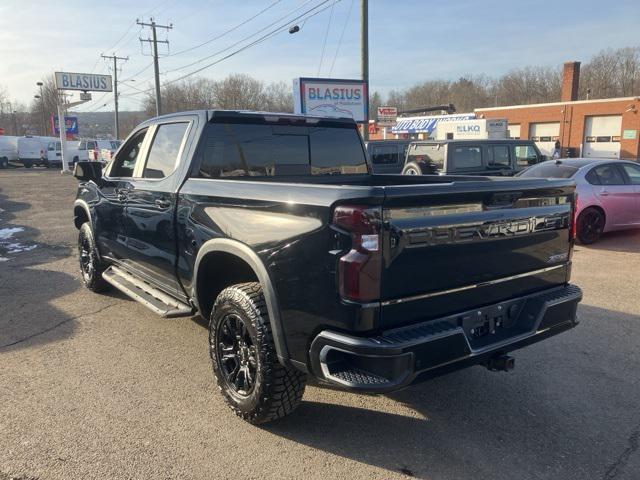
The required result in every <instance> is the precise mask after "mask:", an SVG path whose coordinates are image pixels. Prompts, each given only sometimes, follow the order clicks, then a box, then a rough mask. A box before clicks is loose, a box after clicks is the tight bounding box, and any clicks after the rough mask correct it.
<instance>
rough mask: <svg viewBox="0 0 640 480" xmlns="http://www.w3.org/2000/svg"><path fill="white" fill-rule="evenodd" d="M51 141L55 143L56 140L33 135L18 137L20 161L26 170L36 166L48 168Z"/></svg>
mask: <svg viewBox="0 0 640 480" xmlns="http://www.w3.org/2000/svg"><path fill="white" fill-rule="evenodd" d="M51 141H55V138H53V137H37V136H31V135H26V136H24V137H18V161H19V162H20V163H22V164H23V165H24V167H25V168H31V167H32V166H34V165H41V166H46V165H47V146H48V145H49V142H51Z"/></svg>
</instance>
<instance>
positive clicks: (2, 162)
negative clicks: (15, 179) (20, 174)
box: [0, 157, 9, 170]
mask: <svg viewBox="0 0 640 480" xmlns="http://www.w3.org/2000/svg"><path fill="white" fill-rule="evenodd" d="M0 168H1V169H3V170H4V169H5V168H9V159H8V158H7V157H2V158H0Z"/></svg>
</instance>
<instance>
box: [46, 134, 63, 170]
mask: <svg viewBox="0 0 640 480" xmlns="http://www.w3.org/2000/svg"><path fill="white" fill-rule="evenodd" d="M61 165H62V152H61V148H60V140H58V141H57V142H49V144H48V145H47V167H53V166H61Z"/></svg>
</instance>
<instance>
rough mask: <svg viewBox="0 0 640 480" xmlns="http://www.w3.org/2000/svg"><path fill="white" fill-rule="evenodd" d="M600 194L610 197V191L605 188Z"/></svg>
mask: <svg viewBox="0 0 640 480" xmlns="http://www.w3.org/2000/svg"><path fill="white" fill-rule="evenodd" d="M600 195H602V196H603V197H608V196H609V192H608V191H606V190H603V191H602V192H600Z"/></svg>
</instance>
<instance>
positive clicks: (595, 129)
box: [582, 115, 622, 158]
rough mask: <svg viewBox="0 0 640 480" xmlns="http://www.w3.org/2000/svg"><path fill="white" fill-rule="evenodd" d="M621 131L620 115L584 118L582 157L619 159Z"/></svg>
mask: <svg viewBox="0 0 640 480" xmlns="http://www.w3.org/2000/svg"><path fill="white" fill-rule="evenodd" d="M621 129H622V116H621V115H607V116H602V117H587V118H585V123H584V142H583V144H582V156H583V157H594V158H620V130H621Z"/></svg>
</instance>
